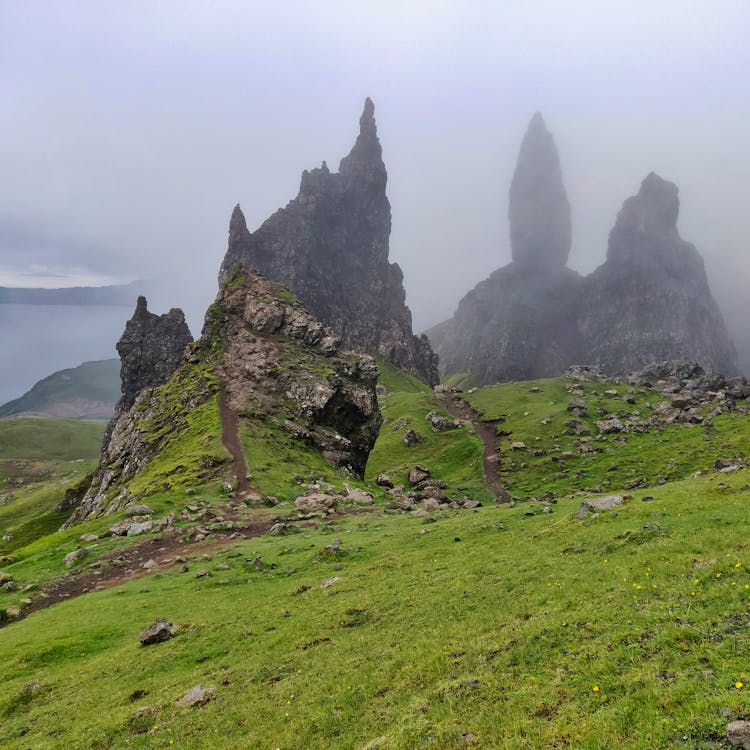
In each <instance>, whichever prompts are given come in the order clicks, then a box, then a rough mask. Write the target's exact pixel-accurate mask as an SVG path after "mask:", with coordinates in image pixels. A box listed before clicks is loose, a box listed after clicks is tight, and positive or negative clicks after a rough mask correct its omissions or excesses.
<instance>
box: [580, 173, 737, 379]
mask: <svg viewBox="0 0 750 750" xmlns="http://www.w3.org/2000/svg"><path fill="white" fill-rule="evenodd" d="M679 209H680V203H679V198H678V189H677V186H676V185H674V184H673V183H671V182H667V181H666V180H663V179H662V178H661V177H659V176H658V175H656V174H654V173H653V172H652V173H651V174H649V175H648V177H646V179H645V180H644V181H643V182H642V184H641V187H640V190H639V191H638V194H637V195H635V196H633V197H631V198H628V199H627V200H626V201H625V203H624V204H623V206H622V209H621V210H620V213H619V214H618V215H617V221H616V222H615V226H614V228H613V229H612V231H611V232H610V235H609V247H608V250H607V260H606V262H605V263H604V264H603V265H601V266H600V267H599V268H597V269H596V271H594V272H593V273H592V274H591V275H590V276H588V277H587V278H586V281H585V285H584V293H583V299H584V304H583V306H582V308H581V316H580V326H581V333H582V335H583V337H584V340H585V349H586V354H587V361H589V362H592V363H593V364H595V365H598V366H600V367H601V368H602V369H603V370H605V371H606V372H607V373H609V374H615V375H617V374H623V373H626V372H629V371H631V370H634V369H637V368H639V367H643V366H644V365H646V364H648V363H651V362H659V361H662V360H670V359H671V360H676V359H682V360H695V361H696V362H698V363H700V365H701V366H702V367H703V368H705V369H707V370H712V371H714V372H722V373H724V374H727V375H729V374H733V373H734V371H735V370H736V361H735V352H734V347H733V346H732V343H731V341H730V340H729V336H728V334H727V331H726V327H725V325H724V320H723V318H722V315H721V312H720V311H719V308H718V306H717V304H716V302H715V300H714V298H713V297H712V295H711V290H710V289H709V286H708V280H707V278H706V272H705V269H704V265H703V259H702V258H701V256H700V255H699V253H698V251H697V250H696V249H695V246H694V245H691V244H690V243H689V242H685V241H684V240H683V239H682V238H681V237H680V234H679V232H678V231H677V216H678V214H679Z"/></svg>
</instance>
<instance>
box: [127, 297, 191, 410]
mask: <svg viewBox="0 0 750 750" xmlns="http://www.w3.org/2000/svg"><path fill="white" fill-rule="evenodd" d="M192 340H193V337H192V335H191V333H190V329H189V328H188V327H187V323H186V322H185V315H184V313H183V312H182V310H180V309H179V308H175V307H173V308H172V309H171V310H170V311H169V312H168V313H165V314H164V315H155V314H154V313H152V312H149V311H148V306H147V303H146V298H145V297H138V301H137V303H136V306H135V313H134V314H133V317H132V318H131V319H130V320H129V321H128V322H127V323H126V324H125V332H124V333H123V334H122V337H121V338H120V340H119V341H118V342H117V353H118V354H119V355H120V381H121V383H122V388H121V390H122V398H121V400H120V405H121V406H124V407H125V408H130V406H131V405H132V403H133V401H135V397H136V396H137V395H138V394H139V393H140V392H141V390H143V389H144V388H148V387H153V386H157V385H161V384H162V383H166V382H167V380H169V377H170V376H171V375H172V373H173V372H174V371H175V370H176V369H177V365H178V364H179V363H180V360H181V359H182V353H183V352H184V350H185V347H186V346H187V345H188V344H189V343H190V342H191V341H192Z"/></svg>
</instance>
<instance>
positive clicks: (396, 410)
mask: <svg viewBox="0 0 750 750" xmlns="http://www.w3.org/2000/svg"><path fill="white" fill-rule="evenodd" d="M379 366H380V370H381V376H380V380H379V382H380V383H381V384H382V385H384V386H385V388H386V391H387V393H388V395H386V396H382V397H381V398H380V409H381V411H382V412H383V416H384V418H385V423H384V424H383V427H382V428H381V430H380V435H379V436H378V440H377V442H376V443H375V448H374V449H373V451H372V453H371V454H370V460H369V461H368V463H367V471H366V473H365V478H366V479H367V480H369V481H374V479H375V477H377V476H378V474H383V473H384V474H387V475H388V476H389V477H390V478H391V479H392V481H393V482H394V483H396V484H403V485H405V486H406V484H407V478H408V475H409V469H410V468H411V467H413V466H414V465H415V464H421V465H424V466H426V467H427V468H428V469H429V470H430V471H431V473H432V476H433V477H434V478H436V479H442V480H443V481H445V482H447V483H448V485H449V487H448V490H447V492H448V494H453V495H457V496H459V497H463V496H464V495H466V494H469V495H471V496H472V497H474V498H476V499H479V500H489V499H491V498H492V497H493V496H492V493H491V492H490V490H488V489H487V487H486V486H485V483H484V478H483V470H482V453H483V450H484V446H483V444H482V441H481V439H480V438H479V437H478V436H477V435H476V433H475V432H474V431H473V430H472V429H471V428H470V427H460V428H458V429H455V430H446V431H445V432H433V431H432V428H431V427H430V423H429V422H428V421H427V420H426V419H425V416H426V415H427V414H428V413H429V412H431V411H437V412H439V413H441V414H444V415H447V412H446V411H445V409H444V408H443V407H442V406H441V405H439V404H438V403H437V402H436V401H435V399H434V397H433V395H432V390H431V389H430V388H428V387H427V386H425V385H423V384H422V383H420V382H419V381H418V380H415V379H414V378H412V377H411V376H409V375H407V374H406V373H403V372H400V371H398V370H396V369H395V368H394V367H393V366H392V365H387V364H384V363H379ZM406 420H408V421H406ZM394 427H397V428H398V429H395V430H394V429H393V428H394ZM408 429H413V430H416V431H417V432H418V433H419V434H420V435H422V437H423V439H424V440H423V442H422V443H419V444H417V445H414V446H411V447H406V446H405V445H404V434H405V432H406V430H408Z"/></svg>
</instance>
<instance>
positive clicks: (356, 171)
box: [339, 96, 387, 189]
mask: <svg viewBox="0 0 750 750" xmlns="http://www.w3.org/2000/svg"><path fill="white" fill-rule="evenodd" d="M339 172H340V173H341V174H343V175H346V176H357V177H365V178H367V180H368V181H370V182H373V183H375V184H376V185H378V186H382V188H383V189H385V182H386V179H387V175H386V171H385V164H383V151H382V149H381V147H380V141H379V140H378V130H377V127H376V125H375V105H374V104H373V103H372V99H370V97H369V96H368V97H367V99H365V107H364V109H363V110H362V116H361V117H360V118H359V135H358V136H357V141H356V143H355V144H354V147H353V148H352V150H351V151H350V152H349V155H348V156H345V157H344V158H343V159H342V160H341V164H340V165H339Z"/></svg>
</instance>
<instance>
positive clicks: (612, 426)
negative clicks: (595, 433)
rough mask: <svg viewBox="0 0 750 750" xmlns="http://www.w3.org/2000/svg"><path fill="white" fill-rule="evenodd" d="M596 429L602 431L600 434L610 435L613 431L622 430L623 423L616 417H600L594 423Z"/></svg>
mask: <svg viewBox="0 0 750 750" xmlns="http://www.w3.org/2000/svg"><path fill="white" fill-rule="evenodd" d="M596 429H597V430H599V432H601V433H602V435H611V434H612V433H614V432H622V431H623V429H624V425H623V424H622V422H621V421H620V420H619V419H618V418H617V417H612V418H611V419H600V420H598V421H597V423H596Z"/></svg>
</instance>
